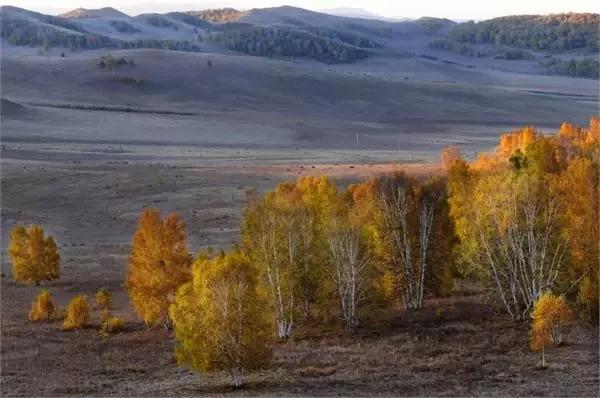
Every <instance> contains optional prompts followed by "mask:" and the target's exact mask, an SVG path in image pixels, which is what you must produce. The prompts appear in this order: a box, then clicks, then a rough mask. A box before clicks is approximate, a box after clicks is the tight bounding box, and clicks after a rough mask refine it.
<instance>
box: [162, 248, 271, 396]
mask: <svg viewBox="0 0 600 398" xmlns="http://www.w3.org/2000/svg"><path fill="white" fill-rule="evenodd" d="M258 279H259V275H258V270H257V269H256V268H255V267H254V266H252V265H251V264H250V262H249V261H248V259H247V258H246V257H245V256H244V255H243V254H241V253H239V252H231V253H227V254H222V255H221V256H219V257H216V258H214V259H207V258H206V256H202V257H199V258H198V259H197V260H196V262H195V264H194V268H193V280H192V281H191V282H188V283H186V284H185V285H183V286H182V287H181V288H180V289H179V291H178V293H177V299H176V301H175V303H174V304H173V305H172V306H171V310H170V314H171V318H172V319H173V326H174V329H175V339H176V347H175V356H176V358H177V361H178V362H179V363H180V364H185V365H188V366H189V367H190V368H192V369H194V370H198V371H200V372H203V373H205V372H213V371H219V370H223V371H227V372H228V373H229V374H230V376H231V378H232V381H233V384H234V385H235V386H236V387H239V386H241V385H242V384H243V375H244V372H246V371H252V370H255V369H260V368H263V367H264V366H266V365H267V364H268V363H269V361H270V358H271V343H272V341H273V340H274V333H273V321H272V316H271V312H270V311H269V301H268V298H267V296H266V295H265V294H264V292H263V291H262V290H261V289H260V287H259V280H258Z"/></svg>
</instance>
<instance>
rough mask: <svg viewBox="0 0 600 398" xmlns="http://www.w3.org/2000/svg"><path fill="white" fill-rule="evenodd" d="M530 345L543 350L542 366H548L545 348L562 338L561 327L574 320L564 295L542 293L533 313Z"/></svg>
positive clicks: (534, 349) (533, 348)
mask: <svg viewBox="0 0 600 398" xmlns="http://www.w3.org/2000/svg"><path fill="white" fill-rule="evenodd" d="M531 319H532V320H531V333H530V342H529V345H530V347H531V349H532V350H533V351H542V367H546V357H545V349H546V347H548V346H550V345H552V344H559V343H560V342H561V340H562V338H561V335H560V333H561V329H562V328H564V327H565V326H567V325H569V324H571V323H572V321H573V313H572V311H571V309H570V308H569V305H568V304H567V302H566V300H565V298H564V297H563V296H556V295H553V294H552V293H550V292H544V293H542V294H541V295H540V296H539V298H538V299H537V301H536V302H535V306H534V308H533V311H532V313H531Z"/></svg>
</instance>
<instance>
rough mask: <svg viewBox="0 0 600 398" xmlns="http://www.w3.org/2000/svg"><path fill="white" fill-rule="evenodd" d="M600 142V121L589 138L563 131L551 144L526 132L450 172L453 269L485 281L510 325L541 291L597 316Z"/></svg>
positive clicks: (585, 133)
mask: <svg viewBox="0 0 600 398" xmlns="http://www.w3.org/2000/svg"><path fill="white" fill-rule="evenodd" d="M599 142H600V129H599V128H598V121H597V119H592V122H591V123H590V127H589V128H588V129H583V128H580V127H576V126H572V125H569V124H566V123H565V124H563V125H562V126H561V128H560V129H559V131H558V132H557V134H556V135H554V136H544V135H542V134H540V133H538V132H536V131H535V130H534V129H533V128H531V127H527V128H524V129H523V130H519V131H516V132H513V133H509V134H506V135H504V136H502V137H501V139H500V145H499V146H498V147H497V149H496V151H495V152H494V153H491V154H485V155H482V156H480V157H479V158H478V159H477V160H476V161H474V162H473V163H471V164H469V163H467V162H465V161H464V160H462V159H456V160H454V162H453V164H452V166H451V167H450V169H449V172H448V173H449V185H448V190H449V193H450V197H449V203H450V214H451V216H452V218H453V220H454V224H455V229H456V232H457V235H458V236H459V238H460V243H459V245H458V246H457V248H456V254H457V257H458V259H459V266H460V268H461V270H462V271H463V273H464V274H471V275H477V276H479V277H482V278H483V279H484V280H488V281H489V282H490V283H491V285H492V286H493V287H494V289H495V290H496V292H497V297H498V298H499V299H500V301H501V302H502V303H503V305H504V307H505V308H506V310H507V312H508V313H509V314H510V315H511V316H512V317H513V318H514V319H525V318H526V317H527V316H528V314H529V313H530V312H531V310H532V308H533V305H534V303H535V302H536V301H537V300H538V298H539V297H540V296H541V295H542V293H543V292H544V291H546V290H553V291H558V292H564V293H566V294H568V295H570V296H571V298H572V299H573V300H576V299H579V302H580V304H581V305H582V307H584V308H585V312H586V313H588V314H589V317H593V318H597V316H598V309H597V308H598V307H597V301H598V293H597V292H598V270H597V259H598V241H599V235H598V225H597V222H596V221H597V220H598V181H599V180H598V153H599ZM577 291H578V293H577Z"/></svg>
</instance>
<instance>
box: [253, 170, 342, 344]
mask: <svg viewBox="0 0 600 398" xmlns="http://www.w3.org/2000/svg"><path fill="white" fill-rule="evenodd" d="M338 200H339V195H338V193H337V189H336V187H335V185H334V184H333V183H331V182H330V181H329V179H327V178H326V177H304V178H300V179H298V180H297V181H294V182H283V183H281V184H279V185H278V186H277V187H276V188H275V190H273V191H272V192H268V193H267V194H265V195H264V196H262V197H259V196H251V197H249V200H248V203H247V205H246V208H245V210H244V215H243V220H242V247H243V250H244V252H245V253H246V254H247V255H248V257H249V258H250V260H251V261H252V263H253V264H255V265H256V266H257V267H258V269H259V270H260V273H261V275H262V281H263V283H264V284H265V286H267V291H268V292H269V297H270V299H271V307H272V310H273V313H274V315H275V319H276V327H277V335H278V337H280V338H288V337H289V336H291V334H292V331H293V327H294V324H295V322H296V320H297V318H298V317H299V316H301V317H303V318H308V317H310V316H311V315H312V314H313V313H315V312H322V311H323V307H324V306H322V305H319V304H320V303H321V301H322V300H324V298H323V297H324V296H326V294H325V293H324V290H326V289H325V288H324V284H323V283H322V282H323V280H324V279H325V269H324V264H325V253H327V250H328V244H327V238H326V233H325V231H326V230H327V223H328V220H329V218H330V217H331V214H333V213H335V212H336V211H337V208H338V204H337V201H338Z"/></svg>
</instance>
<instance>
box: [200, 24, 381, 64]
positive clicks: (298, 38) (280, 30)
mask: <svg viewBox="0 0 600 398" xmlns="http://www.w3.org/2000/svg"><path fill="white" fill-rule="evenodd" d="M212 40H213V41H216V42H220V43H223V44H224V45H225V46H226V47H227V48H229V49H231V50H235V51H239V52H242V53H246V54H250V55H258V56H267V57H282V56H283V57H302V58H312V59H315V60H317V61H321V62H330V63H334V62H353V61H356V60H359V59H363V58H366V57H367V56H368V55H369V53H368V51H367V50H365V49H363V48H360V47H357V46H352V45H348V44H344V43H342V42H341V41H339V40H338V41H336V40H332V39H329V38H325V37H322V36H318V35H316V34H310V33H307V32H304V31H301V30H297V29H292V28H285V27H249V28H241V29H234V30H231V31H226V32H223V33H219V34H217V35H215V36H213V37H212ZM368 44H369V45H373V46H374V45H375V44H372V43H371V42H369V43H368Z"/></svg>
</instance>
